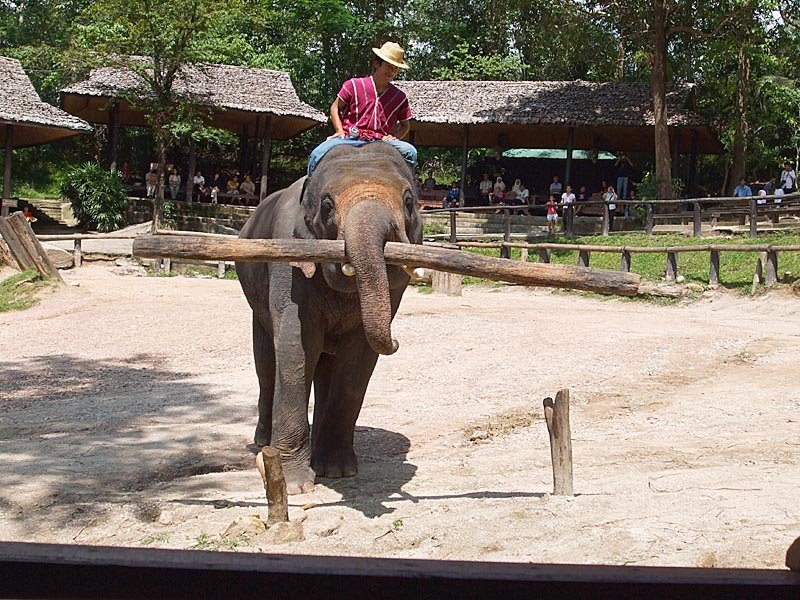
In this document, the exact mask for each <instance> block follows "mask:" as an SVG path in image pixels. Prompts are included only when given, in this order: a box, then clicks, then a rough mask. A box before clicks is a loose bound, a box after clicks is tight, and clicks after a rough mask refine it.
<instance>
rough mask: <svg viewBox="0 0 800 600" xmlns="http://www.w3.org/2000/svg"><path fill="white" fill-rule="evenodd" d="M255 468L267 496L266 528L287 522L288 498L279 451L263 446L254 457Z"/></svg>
mask: <svg viewBox="0 0 800 600" xmlns="http://www.w3.org/2000/svg"><path fill="white" fill-rule="evenodd" d="M256 467H257V468H258V472H259V473H260V474H261V479H262V480H263V481H264V491H265V492H266V494H267V527H270V526H272V525H275V523H286V522H288V521H289V496H288V494H287V493H286V479H285V478H284V476H283V465H282V464H281V453H280V451H278V450H276V449H275V448H271V447H269V446H264V447H263V448H262V449H261V452H259V453H258V456H256Z"/></svg>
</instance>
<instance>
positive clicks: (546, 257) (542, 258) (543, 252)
mask: <svg viewBox="0 0 800 600" xmlns="http://www.w3.org/2000/svg"><path fill="white" fill-rule="evenodd" d="M539 262H540V263H546V264H548V263H550V248H539Z"/></svg>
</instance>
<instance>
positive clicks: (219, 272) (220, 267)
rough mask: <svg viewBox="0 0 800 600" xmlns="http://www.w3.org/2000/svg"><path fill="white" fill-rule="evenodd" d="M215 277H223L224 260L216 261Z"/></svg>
mask: <svg viewBox="0 0 800 600" xmlns="http://www.w3.org/2000/svg"><path fill="white" fill-rule="evenodd" d="M217 278H218V279H225V261H224V260H221V261H219V262H218V263H217Z"/></svg>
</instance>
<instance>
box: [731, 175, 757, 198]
mask: <svg viewBox="0 0 800 600" xmlns="http://www.w3.org/2000/svg"><path fill="white" fill-rule="evenodd" d="M752 195H753V190H751V189H750V186H749V185H747V180H746V179H745V178H744V177H742V178H741V179H740V180H739V185H737V186H736V189H735V190H733V197H734V198H749V197H750V196H752Z"/></svg>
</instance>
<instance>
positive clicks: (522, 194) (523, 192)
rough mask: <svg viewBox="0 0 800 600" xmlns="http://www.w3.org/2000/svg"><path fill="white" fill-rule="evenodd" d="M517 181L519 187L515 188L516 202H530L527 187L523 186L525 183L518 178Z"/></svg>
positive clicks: (524, 203)
mask: <svg viewBox="0 0 800 600" xmlns="http://www.w3.org/2000/svg"><path fill="white" fill-rule="evenodd" d="M517 181H519V188H518V190H517V195H516V203H517V204H519V205H527V204H530V202H531V193H530V191H529V190H528V188H526V187H525V184H524V183H522V181H520V180H519V179H517ZM515 185H516V184H515Z"/></svg>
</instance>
